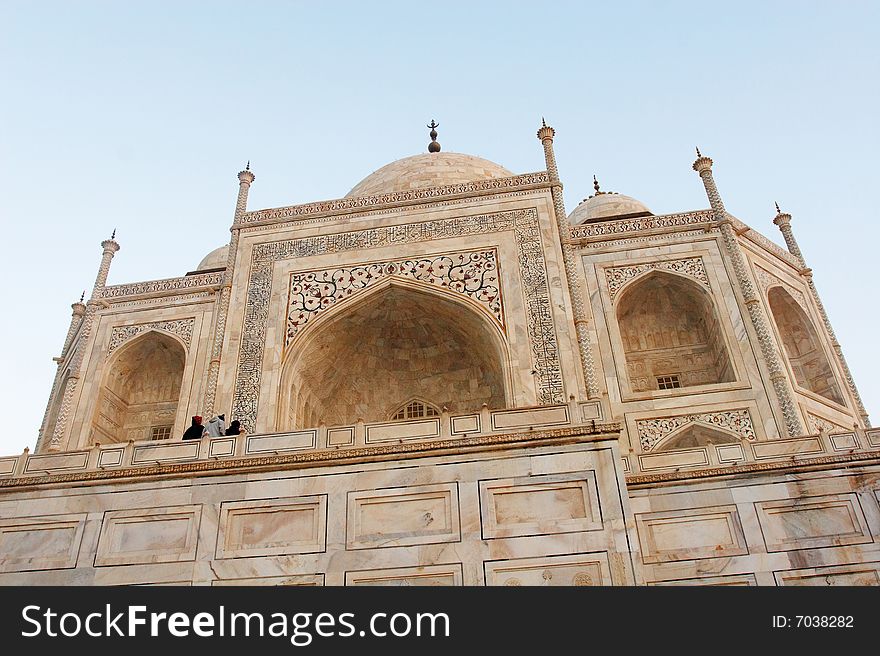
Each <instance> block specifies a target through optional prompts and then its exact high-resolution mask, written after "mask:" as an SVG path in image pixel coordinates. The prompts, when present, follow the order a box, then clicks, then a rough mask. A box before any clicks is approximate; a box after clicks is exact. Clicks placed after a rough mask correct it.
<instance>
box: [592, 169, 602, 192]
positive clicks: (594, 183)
mask: <svg viewBox="0 0 880 656" xmlns="http://www.w3.org/2000/svg"><path fill="white" fill-rule="evenodd" d="M593 189H595V190H596V195H597V196H598V195H599V194H601V193H602V192H601V191H599V181H598V180H597V179H596V174H595V173H594V174H593Z"/></svg>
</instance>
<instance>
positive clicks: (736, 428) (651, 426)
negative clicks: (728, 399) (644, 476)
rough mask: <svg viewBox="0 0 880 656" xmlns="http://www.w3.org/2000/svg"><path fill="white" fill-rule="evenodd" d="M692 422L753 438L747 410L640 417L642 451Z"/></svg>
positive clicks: (637, 426) (638, 425) (651, 447)
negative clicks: (654, 417)
mask: <svg viewBox="0 0 880 656" xmlns="http://www.w3.org/2000/svg"><path fill="white" fill-rule="evenodd" d="M693 422H700V423H703V424H707V425H709V426H716V427H718V428H722V429H724V430H727V431H730V432H732V433H735V434H737V435H739V436H740V437H742V438H744V439H746V440H755V439H757V438H756V435H755V427H754V426H753V425H752V418H751V416H750V415H749V411H748V410H746V409H742V410H722V411H719V412H701V413H697V414H689V415H679V416H675V417H658V418H656V419H640V420H637V421H636V430H637V431H638V434H639V443H640V444H641V446H642V450H643V451H650V450H651V449H653V448H654V447H655V446H656V445H657V443H658V442H660V441H661V440H662V439H663V438H665V437H666V436H667V435H670V434H671V433H673V432H674V431H676V430H678V429H679V428H681V427H682V426H686V425H688V424H690V423H693Z"/></svg>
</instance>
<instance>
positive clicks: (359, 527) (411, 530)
mask: <svg viewBox="0 0 880 656" xmlns="http://www.w3.org/2000/svg"><path fill="white" fill-rule="evenodd" d="M460 539H461V530H460V528H459V507H458V486H457V484H456V483H445V484H442V485H423V486H418V487H402V488H391V489H387V490H361V491H357V492H349V493H348V525H347V526H346V545H347V548H349V549H368V548H375V547H398V546H404V545H411V544H431V543H437V542H456V541H458V540H460Z"/></svg>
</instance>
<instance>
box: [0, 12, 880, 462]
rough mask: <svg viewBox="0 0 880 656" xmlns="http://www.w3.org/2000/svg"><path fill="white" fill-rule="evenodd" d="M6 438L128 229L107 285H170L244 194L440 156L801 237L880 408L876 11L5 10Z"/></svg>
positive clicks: (42, 388) (574, 196)
mask: <svg viewBox="0 0 880 656" xmlns="http://www.w3.org/2000/svg"><path fill="white" fill-rule="evenodd" d="M0 12H2V13H0V58H2V61H3V66H2V69H0V89H2V102H0V122H2V130H0V218H2V222H3V232H4V236H5V239H4V244H5V249H4V250H5V252H4V254H3V257H0V272H2V280H3V286H2V292H0V293H2V296H0V300H2V303H3V306H4V312H3V314H4V320H3V321H2V322H0V331H2V332H0V373H2V375H0V399H2V401H3V409H4V416H3V418H2V423H3V425H4V429H3V430H2V431H0V454H6V453H17V452H20V451H21V450H22V449H23V448H24V447H25V446H29V447H31V448H33V446H34V443H35V441H36V436H37V429H38V427H39V424H40V421H41V419H42V416H43V412H44V410H45V406H46V401H47V398H48V395H49V390H50V386H51V383H52V378H53V376H54V373H55V363H54V362H53V361H52V359H51V358H52V357H53V356H56V355H58V354H59V352H60V349H61V346H62V342H63V340H64V336H65V333H66V331H67V326H68V325H69V320H70V304H71V303H72V302H73V301H75V300H76V299H78V298H79V295H80V293H81V292H82V290H84V289H86V290H91V286H92V284H93V282H94V278H95V273H96V271H97V267H98V263H99V261H100V256H101V248H100V242H101V240H102V239H105V238H106V237H107V236H109V234H110V232H111V231H112V230H113V229H114V228H117V229H118V233H117V239H118V241H119V242H120V244H121V245H122V249H121V251H120V252H119V253H118V254H117V255H116V258H115V259H114V261H113V267H112V269H111V272H110V283H111V284H114V283H121V282H133V281H137V280H148V279H154V278H162V277H171V276H178V275H182V274H183V273H185V272H186V271H189V270H192V269H193V268H195V266H196V265H197V264H198V262H199V261H200V260H201V259H202V257H203V256H204V255H205V254H206V253H207V252H208V251H210V250H212V249H213V248H215V247H217V246H219V245H221V244H222V243H225V242H226V240H227V239H228V234H229V233H228V229H229V225H230V223H231V221H232V214H233V210H234V207H235V197H236V192H237V189H238V183H237V180H236V173H237V172H238V171H239V170H240V169H241V168H242V167H243V165H244V163H245V161H246V160H248V159H250V161H251V167H252V170H253V171H254V173H255V174H256V182H255V183H254V185H253V187H252V189H251V194H250V208H251V209H256V208H263V207H277V206H282V205H292V204H297V203H303V202H309V201H314V200H322V199H328V198H338V197H340V196H343V195H344V194H345V193H347V192H348V190H349V189H350V188H351V187H353V186H354V185H355V183H356V182H358V181H359V180H360V179H361V178H363V177H364V176H366V175H367V174H368V173H370V172H371V171H373V170H374V169H377V168H379V167H380V166H382V165H384V164H386V163H388V162H390V161H392V160H395V159H398V158H400V157H404V156H407V155H413V154H417V153H421V152H424V151H425V147H426V145H427V142H428V140H429V139H428V136H427V132H428V130H427V128H426V127H425V124H426V123H428V122H429V121H430V120H431V119H432V118H433V119H436V120H437V121H438V122H439V123H440V129H439V132H440V137H439V141H440V143H441V144H442V146H443V149H444V150H445V151H457V152H465V153H470V154H474V155H479V156H482V157H485V158H488V159H490V160H493V161H496V162H498V163H500V164H502V165H504V166H506V167H507V168H508V169H510V170H512V171H515V172H518V173H520V172H528V171H536V170H540V169H542V168H543V165H544V164H543V157H542V151H541V146H540V143H539V142H538V140H537V139H536V137H535V131H536V129H537V127H538V126H539V124H540V120H541V117H542V116H546V117H547V120H548V122H549V123H550V124H552V125H553V126H554V127H555V128H556V130H557V134H556V144H555V145H556V154H557V160H558V163H559V169H560V175H561V177H562V179H563V182H564V183H565V185H566V187H565V201H566V207H567V209H568V210H569V211H571V209H573V208H574V206H575V205H576V204H577V203H578V202H579V201H580V200H581V199H583V198H584V197H586V196H587V195H589V194H590V193H591V178H592V175H593V173H596V174H597V175H598V176H599V180H600V182H601V183H602V185H603V188H604V189H606V190H613V191H618V192H620V193H624V194H627V195H630V196H634V197H636V198H638V199H639V200H641V201H643V202H644V203H646V204H647V205H648V206H649V207H650V208H651V209H652V210H653V211H654V212H655V213H658V214H659V213H666V212H675V211H681V210H689V209H697V208H703V207H708V201H707V200H706V197H705V194H704V192H703V188H702V185H701V184H700V179H699V177H698V176H697V175H696V174H695V173H694V172H693V171H692V170H691V163H692V162H693V159H694V146H695V145H698V146H699V147H700V149H701V150H702V151H703V153H704V154H707V155H710V156H711V157H712V158H713V159H714V160H715V168H714V170H715V179H716V182H717V184H718V187H719V189H720V191H721V194H722V196H723V198H724V201H725V204H726V206H727V209H728V210H729V211H730V212H731V213H733V214H734V215H736V216H737V217H738V218H740V219H741V220H743V221H745V222H746V223H747V224H749V225H751V226H752V227H754V228H756V229H758V230H760V231H761V232H763V233H764V234H765V235H767V236H768V237H770V238H771V239H773V240H774V241H777V242H778V243H782V240H781V236H780V235H779V233H778V231H777V229H776V227H775V226H774V225H773V224H772V222H771V221H772V218H773V216H774V214H775V211H774V209H773V202H774V201H779V203H780V205H781V206H782V207H783V209H784V210H786V211H788V212H790V213H791V214H792V215H793V217H794V219H793V227H794V230H795V233H796V235H797V238H798V240H799V241H800V245H801V248H802V250H803V251H804V254H805V256H806V258H807V262H808V264H809V265H810V266H811V267H812V268H813V271H814V275H815V280H816V284H817V286H818V288H819V291H820V293H821V295H822V297H823V300H824V302H825V305H826V308H827V310H828V313H829V315H830V317H831V321H832V323H833V325H834V328H835V331H836V333H837V336H838V338H839V340H840V342H841V344H842V345H843V349H844V353H845V354H846V356H847V359H848V360H849V363H850V366H851V369H852V372H853V375H854V376H855V379H856V382H857V384H858V386H859V388H860V390H861V392H862V396H863V399H864V401H865V405H866V406H867V408H868V411H869V412H873V413H874V416H873V418H874V421H875V423H880V355H878V348H877V331H878V329H880V321H878V314H880V312H878V303H877V287H878V282H880V280H878V278H880V277H878V275H877V260H878V257H880V249H878V244H880V226H878V224H880V219H878V217H877V210H876V208H875V205H876V204H877V200H876V194H877V191H878V176H877V166H878V165H877V160H876V157H877V153H878V150H880V149H878V146H880V128H878V116H880V112H878V99H880V90H878V89H880V87H878V79H880V45H878V44H880V39H878V36H877V35H878V33H880V3H877V2H854V1H850V2H845V3H828V2H825V3H820V2H805V1H803V0H801V1H797V2H755V3H750V2H737V3H723V4H719V3H712V2H706V1H705V0H704V1H702V2H662V3H661V2H635V3H633V2H620V1H615V2H601V3H598V2H597V3H587V2H574V3H562V2H552V1H551V2H510V1H507V2H503V3H502V2H497V3H494V2H493V3H490V2H473V1H470V2H461V3H459V2H449V1H446V2H432V3H417V2H413V1H409V2H396V3H391V2H370V3H367V2H346V3H342V2H338V3H337V2H314V1H311V2H265V1H262V2H261V1H254V0H251V1H247V2H245V1H238V2H219V1H211V2H207V1H206V2H194V1H193V2H170V1H163V2H159V1H156V0H153V1H151V2H140V1H138V2H135V1H131V2H109V1H107V2H93V1H89V0H78V1H77V2H70V1H64V2H45V1H44V2H41V1H33V2H19V1H16V2H10V1H8V0H3V1H2V2H0Z"/></svg>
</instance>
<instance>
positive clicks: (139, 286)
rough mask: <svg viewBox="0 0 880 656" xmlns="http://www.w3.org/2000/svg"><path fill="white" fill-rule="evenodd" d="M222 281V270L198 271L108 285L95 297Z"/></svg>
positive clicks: (157, 291) (212, 284)
mask: <svg viewBox="0 0 880 656" xmlns="http://www.w3.org/2000/svg"><path fill="white" fill-rule="evenodd" d="M222 282H223V272H222V271H217V272H214V273H199V274H196V275H192V276H182V277H180V278H163V279H162V280H145V281H143V282H132V283H128V284H125V285H110V286H109V287H104V288H102V289H101V290H100V291H99V293H98V294H97V297H98V298H102V299H105V300H108V299H114V298H125V297H128V296H141V295H146V294H156V295H165V294H167V293H169V292H177V291H180V290H188V289H197V288H200V287H219V286H220V283H222Z"/></svg>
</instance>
